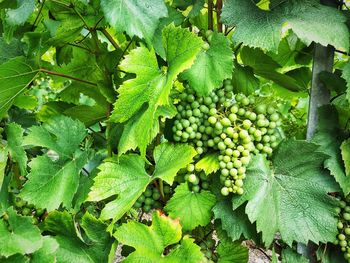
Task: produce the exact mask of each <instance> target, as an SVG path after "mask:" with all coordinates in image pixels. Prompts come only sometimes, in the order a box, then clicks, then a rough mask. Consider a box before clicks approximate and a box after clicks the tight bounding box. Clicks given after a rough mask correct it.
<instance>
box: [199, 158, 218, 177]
mask: <svg viewBox="0 0 350 263" xmlns="http://www.w3.org/2000/svg"><path fill="white" fill-rule="evenodd" d="M196 168H197V169H200V170H203V171H204V172H205V174H207V175H208V174H211V173H215V172H216V171H217V170H219V169H220V165H219V159H218V154H217V153H208V154H206V155H205V156H204V157H203V158H202V159H200V160H199V161H198V162H197V163H196Z"/></svg>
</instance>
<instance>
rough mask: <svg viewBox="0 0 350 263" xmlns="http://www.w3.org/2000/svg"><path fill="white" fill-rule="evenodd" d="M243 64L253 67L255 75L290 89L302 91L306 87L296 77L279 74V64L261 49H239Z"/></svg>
mask: <svg viewBox="0 0 350 263" xmlns="http://www.w3.org/2000/svg"><path fill="white" fill-rule="evenodd" d="M240 56H241V59H242V61H243V64H244V65H246V66H249V67H251V68H252V69H253V71H254V73H255V74H256V75H259V76H261V77H263V78H265V79H268V80H272V81H274V82H275V83H276V84H278V85H280V86H282V87H285V88H287V89H289V90H291V91H302V90H305V89H307V85H306V87H305V86H303V85H301V84H300V83H299V82H298V81H297V80H296V79H294V78H293V77H292V76H289V75H287V74H281V73H279V72H278V71H277V69H278V68H279V67H280V66H279V64H278V63H277V62H276V61H274V60H273V59H272V58H271V57H269V56H268V55H266V54H265V53H264V52H263V51H262V50H259V49H253V48H249V47H243V48H242V49H241V51H240Z"/></svg>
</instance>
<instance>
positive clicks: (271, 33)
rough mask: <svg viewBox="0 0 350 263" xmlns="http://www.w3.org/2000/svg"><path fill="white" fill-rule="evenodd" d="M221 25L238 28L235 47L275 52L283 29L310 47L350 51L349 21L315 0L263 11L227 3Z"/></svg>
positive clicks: (238, 1)
mask: <svg viewBox="0 0 350 263" xmlns="http://www.w3.org/2000/svg"><path fill="white" fill-rule="evenodd" d="M222 21H223V22H224V23H225V24H227V25H229V26H235V27H236V28H235V32H234V34H233V35H232V40H233V41H234V42H235V43H240V42H243V44H244V45H247V46H251V47H258V48H262V49H266V50H271V51H274V52H276V51H277V50H278V45H279V43H280V41H281V38H282V29H283V26H286V27H287V28H291V29H292V30H293V32H294V33H295V34H296V35H297V36H298V37H299V38H300V39H301V40H302V41H303V42H304V43H305V44H307V45H309V44H311V42H316V43H320V44H322V45H323V46H327V45H333V46H335V47H337V48H342V49H345V50H348V48H349V41H348V38H349V31H348V29H347V27H346V25H345V22H346V18H345V16H344V15H343V14H341V13H340V12H339V11H338V10H337V9H335V8H332V7H328V6H324V5H321V4H320V3H319V2H318V1H316V0H307V1H302V2H300V1H284V2H283V3H280V4H279V5H277V6H276V7H275V8H273V9H272V10H269V11H266V10H261V9H260V8H259V7H257V6H256V5H255V3H254V2H252V1H245V0H228V1H226V2H225V5H224V8H223V10H222Z"/></svg>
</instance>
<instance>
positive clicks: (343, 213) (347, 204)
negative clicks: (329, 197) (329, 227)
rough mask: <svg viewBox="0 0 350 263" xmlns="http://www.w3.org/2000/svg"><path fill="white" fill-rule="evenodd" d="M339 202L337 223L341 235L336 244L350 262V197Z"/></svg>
mask: <svg viewBox="0 0 350 263" xmlns="http://www.w3.org/2000/svg"><path fill="white" fill-rule="evenodd" d="M339 201H340V202H339V207H337V208H336V212H337V213H338V214H339V221H338V223H337V227H338V232H339V234H338V236H337V240H336V242H335V244H336V245H339V246H340V249H341V251H343V252H344V257H345V259H346V260H347V261H348V262H350V195H348V196H347V197H346V198H344V199H340V200H339Z"/></svg>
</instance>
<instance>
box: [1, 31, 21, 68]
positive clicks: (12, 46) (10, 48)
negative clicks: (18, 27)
mask: <svg viewBox="0 0 350 263" xmlns="http://www.w3.org/2000/svg"><path fill="white" fill-rule="evenodd" d="M23 55H24V53H23V46H22V43H21V41H19V40H18V39H16V38H13V39H12V40H11V42H10V43H6V41H5V40H4V38H2V37H0V64H2V63H5V62H6V61H8V60H9V59H11V58H14V57H18V56H23Z"/></svg>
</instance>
